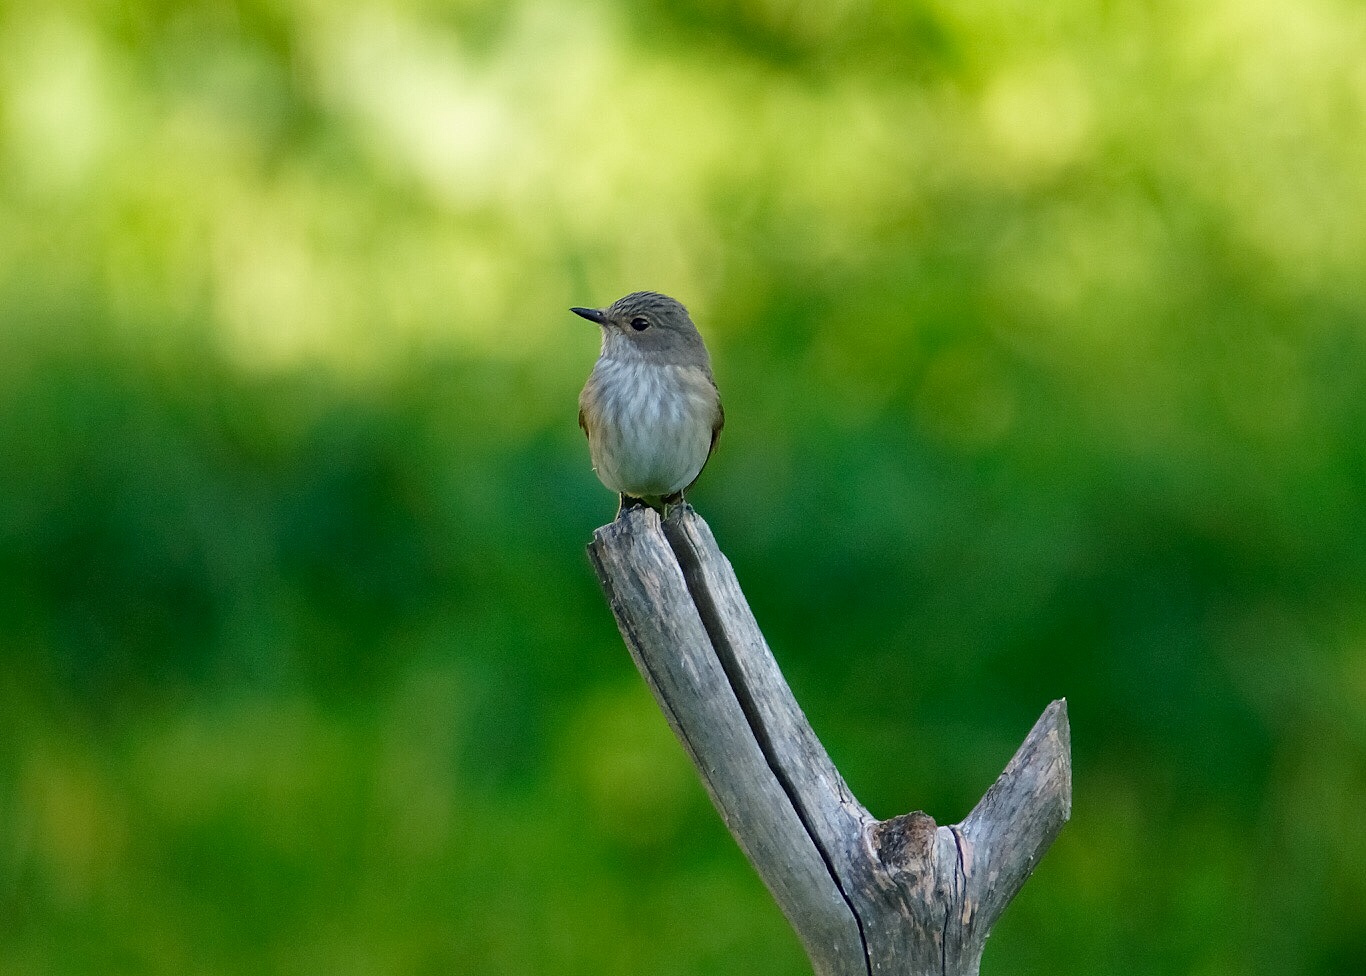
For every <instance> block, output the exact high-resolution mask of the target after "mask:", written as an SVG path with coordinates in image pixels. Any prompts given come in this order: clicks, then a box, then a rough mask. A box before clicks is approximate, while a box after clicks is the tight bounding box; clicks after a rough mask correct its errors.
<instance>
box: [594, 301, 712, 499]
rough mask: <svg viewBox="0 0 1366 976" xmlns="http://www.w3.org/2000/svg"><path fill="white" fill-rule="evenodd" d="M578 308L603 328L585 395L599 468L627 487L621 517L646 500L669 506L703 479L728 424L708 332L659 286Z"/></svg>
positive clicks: (610, 481) (616, 485)
mask: <svg viewBox="0 0 1366 976" xmlns="http://www.w3.org/2000/svg"><path fill="white" fill-rule="evenodd" d="M570 311H571V312H573V313H574V314H575V315H580V316H582V317H583V318H586V319H588V320H589V321H590V322H596V323H597V325H598V326H599V328H600V330H601V332H602V349H601V352H600V353H599V354H598V360H597V362H596V363H595V364H594V366H593V371H592V372H591V373H590V374H589V376H588V382H587V383H585V384H584V387H583V392H581V393H580V394H579V426H580V427H582V428H583V432H584V434H586V435H587V437H588V453H589V456H590V457H591V458H592V462H593V470H594V471H595V472H596V473H597V476H598V478H599V480H601V481H602V483H603V484H604V485H606V486H607V487H608V488H610V489H611V490H612V491H615V492H616V493H617V495H618V496H619V501H620V504H619V506H618V508H617V515H618V517H619V516H620V515H621V514H622V512H624V511H626V510H627V509H630V508H633V507H635V506H638V505H648V506H649V507H651V508H655V509H659V510H661V511H663V512H664V513H665V514H667V512H668V508H669V506H671V505H674V504H678V503H680V502H682V501H683V496H684V493H685V492H687V491H688V489H689V488H691V487H692V486H693V484H694V483H695V482H696V481H697V478H698V476H699V475H700V474H701V473H702V469H703V468H704V467H706V464H707V461H708V459H710V458H711V455H712V452H713V451H714V450H716V441H717V438H719V437H720V436H721V428H722V426H724V424H725V412H724V411H723V410H722V408H721V394H720V392H719V391H718V390H717V388H716V380H715V378H714V377H713V376H712V371H711V357H710V356H709V355H708V354H707V347H706V345H704V344H703V342H702V335H701V333H699V332H698V331H697V326H696V325H694V324H693V320H692V317H691V316H689V315H688V310H687V309H686V308H684V307H683V305H681V304H680V303H679V302H678V301H676V300H675V299H672V298H670V297H668V296H667V295H661V294H659V293H658V292H652V291H637V292H632V293H631V294H629V295H627V296H625V297H624V298H619V299H617V300H616V301H615V302H613V303H612V304H611V305H608V306H607V307H606V308H579V307H575V308H571V309H570Z"/></svg>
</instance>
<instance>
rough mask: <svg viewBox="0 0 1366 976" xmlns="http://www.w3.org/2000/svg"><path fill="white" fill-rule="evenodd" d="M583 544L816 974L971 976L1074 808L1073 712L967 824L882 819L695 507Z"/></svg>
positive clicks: (1008, 772)
mask: <svg viewBox="0 0 1366 976" xmlns="http://www.w3.org/2000/svg"><path fill="white" fill-rule="evenodd" d="M588 551H589V555H590V557H591V558H592V560H593V564H594V566H595V568H596V570H597V574H598V578H599V580H600V581H601V582H602V585H603V589H604V590H605V592H606V594H607V598H608V601H609V602H610V604H611V606H612V612H613V613H614V614H615V615H616V618H617V624H618V626H619V627H620V628H621V633H622V637H623V638H625V641H626V645H627V647H628V648H629V649H630V651H631V656H632V657H633V658H634V659H635V662H636V665H637V667H639V669H640V672H641V674H642V675H644V677H645V680H646V682H647V683H648V684H649V686H650V689H651V691H653V693H654V696H655V699H656V700H657V701H658V702H659V706H660V708H661V709H663V711H664V714H665V716H666V717H667V719H668V721H669V725H670V726H671V727H672V728H673V730H674V733H675V734H676V735H677V736H678V738H679V741H681V742H682V743H683V747H684V748H685V749H686V750H687V752H688V755H689V756H690V757H691V758H692V761H693V764H694V765H695V766H696V767H697V770H698V773H699V774H700V775H701V777H702V781H703V783H704V784H705V785H706V788H707V792H708V793H709V794H710V795H711V798H712V801H713V803H715V805H716V809H717V810H718V811H719V812H720V814H721V817H722V819H723V820H724V821H725V823H726V826H727V827H729V828H730V831H731V833H732V834H733V835H734V837H735V839H736V841H737V842H738V843H739V845H740V847H741V849H742V850H743V851H744V852H745V854H746V856H747V857H748V858H749V859H750V862H751V863H752V864H753V865H754V867H755V868H756V869H757V870H758V872H759V874H760V876H761V877H762V878H763V880H764V883H765V884H767V886H768V889H769V891H770V892H772V894H773V897H774V898H775V899H776V900H777V902H778V905H779V906H780V907H781V908H782V910H783V914H784V915H786V916H787V919H788V921H789V922H790V923H791V924H792V927H793V928H794V929H795V930H796V932H797V935H798V937H799V938H800V939H801V941H802V945H803V946H804V947H805V948H806V952H807V955H808V956H809V957H810V959H811V963H812V966H813V967H814V969H815V972H816V973H817V976H874V974H877V976H881V974H888V976H890V974H897V976H930V974H935V976H975V974H976V973H977V972H978V967H979V964H980V961H981V957H982V947H983V944H984V943H985V942H986V938H987V935H988V934H989V932H990V930H991V927H992V925H993V924H994V923H995V922H996V920H997V918H999V917H1000V914H1001V912H1002V911H1003V910H1004V909H1005V906H1006V905H1007V904H1008V903H1009V902H1010V900H1011V899H1012V898H1013V897H1014V896H1015V894H1016V893H1017V892H1018V891H1019V890H1020V887H1021V886H1022V885H1023V884H1024V882H1025V880H1026V879H1027V878H1028V877H1029V874H1030V872H1031V871H1032V870H1033V869H1034V865H1035V864H1036V863H1037V862H1038V860H1039V858H1040V857H1042V856H1043V854H1044V852H1045V851H1046V850H1047V849H1048V846H1049V845H1050V844H1051V843H1052V842H1053V839H1054V838H1055V837H1056V836H1057V835H1058V831H1059V830H1061V829H1062V825H1063V823H1064V822H1065V821H1066V820H1067V818H1068V817H1069V816H1070V814H1071V808H1072V759H1071V744H1070V741H1069V738H1068V725H1067V705H1066V702H1065V701H1063V700H1059V701H1055V702H1053V703H1052V704H1051V705H1049V706H1048V708H1047V709H1045V710H1044V713H1043V715H1042V717H1040V719H1039V720H1038V722H1037V723H1035V725H1034V728H1033V729H1032V730H1031V731H1030V733H1029V736H1028V737H1027V738H1026V739H1025V741H1024V744H1023V745H1022V746H1021V747H1020V749H1019V751H1018V752H1016V753H1015V756H1014V758H1012V759H1011V760H1010V762H1009V763H1008V764H1007V765H1006V768H1005V771H1004V772H1003V773H1002V774H1001V776H1000V778H998V779H997V780H996V782H995V784H994V785H993V786H992V787H991V789H989V790H988V791H987V793H986V795H985V796H983V797H982V799H981V801H980V802H979V803H978V804H977V806H976V807H975V808H974V809H973V811H972V812H971V813H970V814H968V817H967V819H965V820H964V821H963V822H962V823H960V824H955V825H953V826H949V827H940V826H938V825H936V824H935V822H934V820H933V819H932V818H931V817H929V816H927V815H926V814H924V813H919V812H916V813H910V814H906V815H904V816H900V817H893V818H892V819H890V820H884V821H879V820H876V819H875V818H874V817H873V816H872V815H871V814H869V813H868V811H867V810H865V809H864V808H863V806H862V805H861V804H860V803H859V802H858V800H857V799H855V797H854V795H853V793H852V792H851V791H850V790H849V787H848V786H847V785H845V782H844V779H843V778H842V777H841V776H840V773H839V770H838V769H836V768H835V765H834V763H833V762H831V760H830V757H829V755H828V754H827V753H826V751H825V749H824V747H822V745H821V743H820V741H819V740H818V739H817V738H816V734H815V733H814V732H813V731H812V729H811V726H810V724H809V723H808V722H807V720H806V716H804V715H803V714H802V710H801V708H800V707H798V705H797V702H796V700H795V699H794V698H793V697H792V691H791V689H789V688H788V686H787V682H786V681H784V680H783V676H782V673H781V672H780V671H779V670H778V665H777V663H776V662H775V661H774V659H773V655H772V653H771V652H770V651H769V649H768V644H767V643H766V642H765V641H764V637H763V634H762V633H760V631H759V627H758V624H756V623H755V621H754V615H753V614H752V613H751V612H750V609H749V605H748V604H747V603H746V602H745V598H744V594H743V593H742V592H741V591H740V585H739V583H737V582H736V579H735V573H734V572H733V571H732V569H731V566H730V563H729V562H728V561H727V560H726V558H725V556H723V555H722V554H721V552H720V550H719V549H718V548H717V547H716V540H715V539H714V538H713V537H712V534H711V530H710V529H709V528H708V527H707V524H706V523H705V522H704V521H702V519H701V517H700V516H698V515H697V513H696V512H694V511H693V510H692V509H691V508H689V507H688V506H686V505H682V506H675V507H674V508H673V509H672V510H671V511H670V514H669V517H668V518H667V519H665V520H663V521H661V519H660V517H659V515H658V514H657V513H656V512H654V511H653V510H651V509H645V508H635V509H629V510H627V511H626V512H624V513H623V514H622V515H621V517H619V518H618V519H617V520H616V521H615V522H613V523H612V524H611V525H607V526H604V527H603V528H600V529H598V531H597V532H596V533H594V536H593V542H592V543H591V544H590V545H589V547H588Z"/></svg>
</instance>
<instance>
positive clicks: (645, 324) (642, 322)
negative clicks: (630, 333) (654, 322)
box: [631, 315, 650, 332]
mask: <svg viewBox="0 0 1366 976" xmlns="http://www.w3.org/2000/svg"><path fill="white" fill-rule="evenodd" d="M649 327H650V320H649V319H647V318H644V317H643V316H640V315H637V316H636V317H635V318H633V319H632V320H631V328H633V329H635V330H636V331H637V332H644V331H645V330H646V329H648V328H649Z"/></svg>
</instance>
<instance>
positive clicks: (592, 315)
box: [569, 308, 607, 325]
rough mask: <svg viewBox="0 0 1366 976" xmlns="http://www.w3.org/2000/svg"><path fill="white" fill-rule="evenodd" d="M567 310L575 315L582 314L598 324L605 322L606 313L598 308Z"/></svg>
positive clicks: (604, 323)
mask: <svg viewBox="0 0 1366 976" xmlns="http://www.w3.org/2000/svg"><path fill="white" fill-rule="evenodd" d="M569 311H571V312H573V313H574V314H575V315H582V316H583V317H584V318H586V319H587V320H588V321H590V322H596V323H598V325H606V324H607V313H606V312H604V311H603V310H602V309H600V308H571V309H570V310H569Z"/></svg>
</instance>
